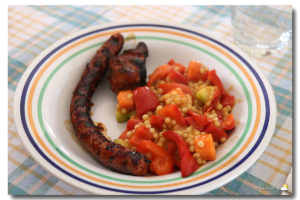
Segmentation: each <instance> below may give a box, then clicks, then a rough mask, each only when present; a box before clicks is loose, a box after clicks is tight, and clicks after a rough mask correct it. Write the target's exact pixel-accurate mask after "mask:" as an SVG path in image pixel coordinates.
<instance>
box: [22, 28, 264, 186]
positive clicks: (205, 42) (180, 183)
mask: <svg viewBox="0 0 300 200" xmlns="http://www.w3.org/2000/svg"><path fill="white" fill-rule="evenodd" d="M142 31H143V32H159V33H166V34H171V35H178V36H182V37H185V38H189V39H192V40H195V41H198V42H201V43H203V44H205V45H207V46H209V47H211V48H213V49H215V50H217V51H218V52H220V53H221V54H223V55H225V56H226V57H227V58H229V59H230V60H231V61H232V62H233V63H234V64H236V65H237V66H238V67H239V69H240V70H241V71H242V72H243V73H244V75H245V76H246V77H247V79H248V81H249V82H250V84H251V86H252V88H253V90H254V96H255V99H256V103H257V114H256V117H255V119H256V120H255V124H254V127H253V130H252V132H251V135H250V137H249V139H248V140H247V142H246V143H245V145H244V146H243V147H242V148H241V149H240V150H239V152H238V153H236V154H235V155H234V156H232V157H231V158H230V159H229V160H228V161H226V162H225V163H224V164H222V165H221V166H219V167H218V168H216V169H214V170H212V171H210V172H208V173H206V174H204V175H201V176H198V177H195V178H192V179H189V180H184V181H181V182H176V183H170V184H164V185H128V184H120V183H114V182H110V181H106V180H102V179H99V178H95V177H93V176H90V175H88V174H85V173H83V172H81V171H79V170H77V169H75V168H73V167H72V166H70V165H68V164H67V163H65V162H63V161H62V160H61V159H59V158H58V157H57V156H56V155H55V154H54V153H52V152H51V150H50V149H49V148H48V147H47V146H46V145H45V143H44V142H43V141H42V139H41V138H40V136H39V134H38V131H37V129H36V127H35V124H34V121H33V115H32V100H33V95H34V92H35V89H36V87H37V84H38V82H39V80H40V79H41V77H42V75H43V74H44V73H45V71H46V70H47V69H48V68H49V67H50V66H51V64H52V63H54V62H55V60H57V59H58V58H59V57H60V56H62V55H63V54H64V53H66V52H67V51H69V50H71V49H73V48H75V47H76V46H78V45H80V44H83V43H85V42H87V41H90V40H92V39H95V38H98V37H101V36H106V35H112V34H114V33H117V32H142ZM260 106H261V103H260V99H259V95H258V91H257V88H256V86H255V83H254V81H253V80H252V79H251V77H250V75H249V74H248V72H247V71H246V69H245V68H243V67H242V65H241V64H240V63H239V62H238V61H237V60H235V59H234V58H233V57H232V56H231V55H230V54H228V53H227V52H225V51H224V50H222V49H221V48H219V47H217V46H215V45H213V44H211V43H209V42H207V41H205V40H202V39H199V38H197V37H194V36H190V35H186V34H183V33H180V32H173V31H167V30H153V29H126V30H120V31H110V32H106V33H99V34H96V35H92V36H89V37H87V38H84V39H82V40H80V41H78V42H75V43H73V44H71V45H70V46H67V47H66V48H65V49H63V50H61V51H60V52H58V53H57V54H56V55H55V56H54V57H53V58H51V59H50V60H49V61H48V62H47V63H46V64H45V65H44V67H43V68H41V70H40V71H39V73H38V74H37V76H36V78H35V80H34V82H33V84H32V87H31V89H30V92H29V96H28V106H27V109H28V119H29V124H30V126H31V128H32V131H33V133H34V136H35V137H36V139H37V140H38V142H39V143H40V145H41V146H42V147H43V149H44V150H45V151H46V152H47V153H48V154H49V155H50V156H52V157H53V158H54V159H55V160H56V161H58V162H59V163H60V164H62V165H63V166H64V167H66V168H67V169H69V170H70V171H73V172H75V173H77V174H79V175H81V176H83V177H86V178H89V179H91V180H94V181H97V182H101V183H105V184H110V185H113V186H120V187H125V188H148V189H150V188H163V187H171V186H178V185H182V184H185V183H190V182H193V181H196V180H199V179H202V178H205V177H207V176H209V175H212V174H214V173H216V172H218V171H219V170H221V169H223V168H224V167H226V166H227V165H229V164H230V163H231V162H232V161H234V160H235V159H236V158H237V157H238V156H240V155H241V154H242V153H243V152H244V151H245V150H246V148H247V147H248V146H249V144H250V143H251V141H252V139H253V138H254V136H255V133H256V131H257V128H258V125H259V119H260V115H261V110H260Z"/></svg>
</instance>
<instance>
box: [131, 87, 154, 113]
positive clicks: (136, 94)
mask: <svg viewBox="0 0 300 200" xmlns="http://www.w3.org/2000/svg"><path fill="white" fill-rule="evenodd" d="M133 99H134V103H135V110H136V113H137V116H138V117H141V116H142V115H143V114H145V113H147V112H149V111H152V110H154V109H155V108H156V107H157V106H158V105H159V101H158V98H157V96H156V94H155V93H154V92H153V91H152V90H151V89H150V88H148V87H147V86H144V87H139V88H136V89H135V90H134V91H133Z"/></svg>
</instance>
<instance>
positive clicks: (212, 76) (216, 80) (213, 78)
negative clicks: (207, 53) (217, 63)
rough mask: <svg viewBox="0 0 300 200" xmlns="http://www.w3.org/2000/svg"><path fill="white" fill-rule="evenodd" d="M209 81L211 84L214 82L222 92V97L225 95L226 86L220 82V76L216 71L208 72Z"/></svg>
mask: <svg viewBox="0 0 300 200" xmlns="http://www.w3.org/2000/svg"><path fill="white" fill-rule="evenodd" d="M207 78H208V80H209V81H210V82H212V83H213V84H214V85H215V86H217V87H218V88H219V90H220V92H221V94H222V95H224V94H225V89H224V86H223V84H222V82H221V80H220V78H219V77H218V75H217V74H216V70H215V69H213V70H211V71H209V72H208V77H207Z"/></svg>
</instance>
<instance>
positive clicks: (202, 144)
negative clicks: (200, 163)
mask: <svg viewBox="0 0 300 200" xmlns="http://www.w3.org/2000/svg"><path fill="white" fill-rule="evenodd" d="M194 142H195V150H196V152H197V153H199V154H200V157H201V158H202V159H203V160H215V159H216V149H215V144H214V141H213V137H212V135H211V134H204V135H197V136H196V137H195V139H194Z"/></svg>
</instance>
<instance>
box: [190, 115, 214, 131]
mask: <svg viewBox="0 0 300 200" xmlns="http://www.w3.org/2000/svg"><path fill="white" fill-rule="evenodd" d="M188 114H189V115H190V116H188V117H185V118H184V119H185V120H186V122H187V124H188V125H190V126H192V127H194V128H195V129H197V130H198V131H202V130H203V128H204V126H205V125H206V124H208V122H209V121H208V120H207V119H206V118H205V117H203V116H201V115H199V114H197V113H194V112H192V111H188Z"/></svg>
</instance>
